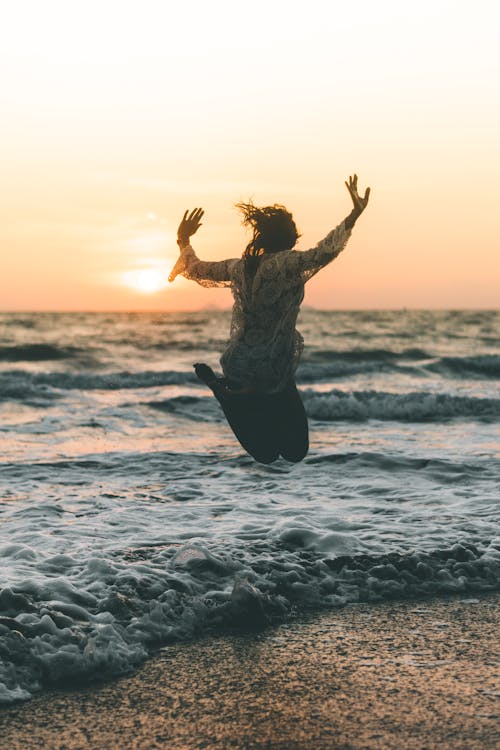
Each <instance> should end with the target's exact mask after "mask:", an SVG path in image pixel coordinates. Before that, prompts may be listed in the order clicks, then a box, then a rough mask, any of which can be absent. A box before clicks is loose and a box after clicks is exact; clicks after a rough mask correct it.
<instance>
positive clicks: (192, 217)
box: [168, 208, 238, 287]
mask: <svg viewBox="0 0 500 750" xmlns="http://www.w3.org/2000/svg"><path fill="white" fill-rule="evenodd" d="M203 213H204V212H203V209H201V208H195V209H194V210H193V211H191V213H190V214H189V215H188V211H186V212H185V213H184V216H183V218H182V221H181V223H180V224H179V228H178V230H177V244H178V245H179V250H180V255H179V258H178V260H177V263H176V264H175V266H174V267H173V269H172V271H171V272H170V275H169V277H168V280H169V281H170V282H172V281H174V279H175V278H176V277H177V276H179V275H182V276H184V277H185V278H186V279H192V280H193V281H196V282H198V284H201V286H208V287H210V286H229V285H230V283H231V279H232V273H233V270H234V266H235V264H236V263H237V262H238V259H237V258H231V259H229V260H219V261H204V260H200V259H199V258H198V256H197V255H196V253H195V251H194V250H193V248H192V247H191V245H190V242H189V238H190V237H191V236H192V235H193V234H195V232H196V231H197V230H198V229H199V227H200V226H201V221H200V220H201V218H202V216H203Z"/></svg>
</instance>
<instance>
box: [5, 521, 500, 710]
mask: <svg viewBox="0 0 500 750" xmlns="http://www.w3.org/2000/svg"><path fill="white" fill-rule="evenodd" d="M336 536H343V535H339V534H337V535H336ZM330 541H331V546H332V547H337V548H340V549H342V548H343V547H345V544H344V542H343V540H342V539H340V540H330ZM315 542H316V539H315V535H314V533H313V532H311V531H310V530H308V529H304V528H301V527H300V526H297V527H287V528H285V529H282V531H281V534H280V537H279V538H278V539H277V540H276V542H275V545H274V547H273V546H270V545H269V544H264V545H260V547H259V546H254V547H253V548H251V547H247V548H245V549H242V548H233V549H229V548H221V547H216V546H214V547H208V546H206V545H204V544H203V543H202V542H200V543H197V542H196V541H191V542H190V543H189V544H188V545H185V546H178V545H177V546H176V545H167V546H165V547H163V548H162V547H158V546H154V547H153V548H150V549H146V548H142V549H141V548H139V549H136V550H128V551H127V552H125V553H121V554H117V555H115V556H114V557H108V558H107V559H103V558H102V557H101V556H99V557H90V558H89V559H87V560H86V561H83V562H82V560H81V559H78V558H77V557H76V556H75V557H72V556H71V555H63V554H60V555H56V556H51V557H45V558H43V557H41V556H40V554H39V553H36V552H35V551H34V550H33V549H31V548H30V547H28V546H26V545H22V544H6V545H4V546H3V547H2V548H0V556H1V557H2V559H3V560H4V562H5V563H9V561H12V560H16V561H17V562H18V563H19V562H20V561H21V562H22V561H23V560H24V561H26V562H27V563H28V564H32V563H33V560H34V559H35V558H37V557H38V559H37V565H36V571H37V572H36V575H33V576H29V575H27V576H26V577H25V579H24V580H23V581H22V582H19V583H18V584H17V585H15V586H10V587H5V588H3V589H2V590H1V591H0V636H1V637H0V703H11V702H14V701H16V700H23V699H27V698H29V697H30V696H31V695H32V694H33V693H34V692H36V691H37V690H40V689H41V688H42V687H43V686H45V685H54V684H61V683H64V682H65V681H66V680H71V681H72V683H74V681H75V680H82V681H84V680H87V679H95V678H96V677H100V678H103V677H109V676H113V675H119V674H123V673H125V672H129V671H130V670H131V668H133V667H135V666H137V665H138V664H140V663H141V662H142V661H143V660H144V659H145V658H146V657H147V655H148V654H149V653H151V652H152V651H153V650H154V649H155V648H157V647H158V646H160V645H162V644H166V643H169V642H173V641H176V640H181V639H185V638H186V637H192V636H196V635H200V634H201V633H203V632H208V631H214V630H217V631H220V630H221V629H224V628H227V627H231V628H234V627H243V628H261V627H263V626H265V625H266V624H268V623H271V622H273V621H280V620H283V619H284V618H286V617H288V616H290V614H292V613H293V612H294V611H296V610H304V609H318V608H335V607H341V606H344V605H345V604H347V603H349V602H360V601H364V602H377V601H383V600H388V599H407V598H418V597H425V596H432V595H437V594H438V595H442V594H451V593H453V594H457V593H458V594H471V593H476V592H485V591H493V590H498V588H499V581H500V549H499V546H498V545H497V544H494V543H490V542H484V543H482V544H480V545H479V544H476V545H472V544H467V543H457V544H455V545H454V546H453V547H451V548H449V549H442V550H436V551H434V552H430V553H429V552H413V553H407V554H399V553H392V554H385V555H357V554H349V553H347V554H339V555H337V556H328V555H325V554H324V553H323V554H322V553H321V552H320V551H318V550H317V549H315Z"/></svg>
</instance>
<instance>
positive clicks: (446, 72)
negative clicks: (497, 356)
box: [0, 0, 500, 310]
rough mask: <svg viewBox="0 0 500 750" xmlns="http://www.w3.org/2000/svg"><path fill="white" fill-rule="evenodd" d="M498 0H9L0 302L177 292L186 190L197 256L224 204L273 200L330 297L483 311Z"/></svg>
mask: <svg viewBox="0 0 500 750" xmlns="http://www.w3.org/2000/svg"><path fill="white" fill-rule="evenodd" d="M499 28H500V4H499V3H498V2H497V0H491V1H490V0H476V2H470V0H468V1H467V2H465V1H462V0H432V1H430V0H420V2H418V3H409V2H404V0H378V1H377V2H374V1H373V0H370V1H368V0H357V2H355V3H354V2H353V3H346V2H336V0H329V2H319V1H316V0H309V1H308V2H300V3H298V2H293V0H287V1H286V2H281V0H279V1H274V2H273V0H269V2H264V1H262V2H261V0H255V1H254V2H251V3H250V2H237V0H233V1H232V2H225V1H222V0H221V1H217V0H213V2H196V1H195V2H193V1H192V2H189V3H180V2H179V3H177V2H175V3H174V2H170V1H169V0H134V1H133V2H127V0H120V1H119V2H115V0H99V1H98V2H96V1H95V0H85V2H81V1H80V0H71V1H69V2H68V0H65V1H64V2H63V1H56V0H44V2H39V1H38V0H33V1H31V2H30V1H27V0H16V2H15V3H2V6H1V16H0V70H1V79H2V84H1V86H0V115H1V116H0V132H1V139H0V163H1V169H0V181H1V187H0V194H1V202H0V206H1V209H0V210H1V222H0V243H1V262H0V309H2V310H105V309H107V310H129V309H133V310H148V309H155V310H178V309H183V310H185V309H197V308H203V307H206V306H214V307H224V306H228V305H230V303H231V297H230V293H229V292H228V291H227V290H205V289H202V288H201V287H199V286H197V285H195V284H193V283H192V282H188V281H186V280H184V279H177V280H176V281H175V282H174V284H171V285H169V284H168V283H167V276H168V272H169V270H170V268H171V266H172V265H173V263H174V262H175V258H176V256H177V246H176V243H175V237H176V228H177V224H178V222H179V220H180V218H181V216H182V214H183V212H184V210H185V209H186V208H193V207H195V206H202V207H203V208H204V209H205V212H206V214H205V217H204V223H203V226H202V228H201V229H200V231H199V233H198V234H197V235H196V236H195V238H194V239H193V245H194V246H195V248H196V250H197V252H198V253H199V255H200V256H201V257H203V258H204V259H220V258H224V257H235V256H238V255H240V254H241V252H242V250H243V248H244V246H245V244H246V242H247V241H248V237H247V235H246V233H245V230H244V229H243V227H242V226H241V223H240V218H239V215H238V213H237V211H236V209H235V208H234V203H236V202H238V201H241V200H248V199H249V198H252V199H253V200H254V202H255V203H256V204H261V205H264V204H267V203H274V202H278V203H283V204H285V205H286V206H287V207H288V208H289V210H291V211H292V212H293V214H294V217H295V219H296V222H297V224H298V226H299V229H300V231H301V232H302V237H301V239H300V241H299V245H298V247H299V249H307V248H308V247H311V246H313V245H315V244H316V242H317V241H318V240H319V239H321V238H322V237H323V236H324V235H325V234H326V233H327V232H328V231H329V230H330V229H331V228H333V227H334V226H335V225H336V224H337V223H339V222H340V221H341V220H342V219H343V218H344V217H345V215H346V214H347V213H349V211H350V208H351V204H350V199H349V195H348V193H347V191H346V189H345V186H344V180H345V179H347V177H348V176H349V174H352V173H353V172H357V173H358V175H359V181H360V187H361V189H363V190H364V188H365V187H366V186H367V185H370V186H371V188H372V196H371V201H370V205H369V207H368V209H367V211H366V213H365V214H364V215H363V216H362V217H361V219H360V220H359V223H358V225H357V226H356V227H355V230H354V234H353V237H352V239H351V241H350V243H349V245H348V248H347V249H346V251H345V253H344V254H343V255H342V256H341V257H340V258H339V259H337V260H336V261H335V262H334V263H333V264H332V265H331V266H329V267H328V269H326V270H325V271H323V272H322V273H321V274H319V275H318V276H317V277H316V278H315V279H314V280H313V281H311V283H310V284H309V285H308V290H307V295H306V303H307V304H309V305H313V306H315V307H323V308H350V309H356V308H399V307H410V308H411V307H420V308H422V307H432V308H450V307H452V308H462V307H469V308H470V307H472V308H474V307H498V305H499V301H500V253H499V250H500V240H499V234H500V208H499V198H500V52H499V51H498V50H499V46H498V33H499Z"/></svg>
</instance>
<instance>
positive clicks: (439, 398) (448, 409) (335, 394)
mask: <svg viewBox="0 0 500 750" xmlns="http://www.w3.org/2000/svg"><path fill="white" fill-rule="evenodd" d="M302 398H303V401H304V406H305V409H306V413H307V415H308V417H310V418H311V419H315V420H318V421H325V422H333V421H347V422H364V421H367V420H369V419H378V420H382V421H399V422H443V421H447V420H450V419H478V420H481V421H496V420H498V419H499V418H500V399H494V398H474V397H471V396H452V395H450V394H448V393H425V392H412V393H386V392H384V391H352V392H345V391H340V390H332V391H328V392H326V393H323V392H320V391H315V390H312V389H307V390H305V391H302ZM147 405H148V406H150V407H151V408H154V409H158V410H160V411H164V412H167V413H170V414H175V415H177V416H179V417H183V418H185V419H192V420H203V421H213V420H215V419H219V418H221V414H222V412H221V409H220V407H219V406H218V404H217V402H216V401H215V399H214V398H212V397H205V396H194V395H193V396H176V397H173V398H167V399H162V400H157V401H148V402H147Z"/></svg>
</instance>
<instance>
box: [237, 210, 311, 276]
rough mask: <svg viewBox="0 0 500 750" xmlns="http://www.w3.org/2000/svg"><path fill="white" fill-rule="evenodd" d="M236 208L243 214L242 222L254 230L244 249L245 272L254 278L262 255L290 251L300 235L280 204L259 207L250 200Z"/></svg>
mask: <svg viewBox="0 0 500 750" xmlns="http://www.w3.org/2000/svg"><path fill="white" fill-rule="evenodd" d="M236 208H239V210H240V211H241V213H242V214H243V224H244V225H245V226H249V227H251V229H252V235H253V236H252V239H251V240H250V242H249V243H248V245H247V246H246V248H245V250H244V252H243V257H244V259H245V275H247V276H248V275H249V276H250V277H252V276H254V274H255V272H256V270H257V267H258V265H259V256H260V255H262V254H264V253H279V252H280V251H281V250H291V249H292V247H294V245H295V243H296V242H297V240H298V238H299V237H300V234H299V232H298V231H297V227H296V225H295V222H294V220H293V217H292V214H291V213H290V212H289V211H287V210H286V208H285V207H284V206H280V205H279V204H278V203H275V204H274V205H273V206H263V207H262V208H259V207H258V206H254V204H253V203H252V202H251V201H250V202H249V203H237V204H236Z"/></svg>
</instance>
